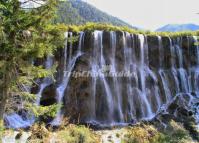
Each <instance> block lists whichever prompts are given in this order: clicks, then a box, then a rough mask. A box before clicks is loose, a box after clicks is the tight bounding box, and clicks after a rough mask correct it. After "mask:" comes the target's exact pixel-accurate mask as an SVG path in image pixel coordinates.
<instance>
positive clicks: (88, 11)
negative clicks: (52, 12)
mask: <svg viewBox="0 0 199 143" xmlns="http://www.w3.org/2000/svg"><path fill="white" fill-rule="evenodd" d="M55 22H56V23H64V24H76V25H80V24H86V23H87V22H95V23H108V24H113V25H116V26H127V27H130V28H133V27H132V26H131V25H129V24H127V23H126V22H124V21H122V20H120V19H118V18H116V17H113V16H111V15H108V14H106V13H104V12H102V11H100V10H98V9H97V8H95V7H93V6H92V5H90V4H88V3H86V2H83V1H80V0H67V1H65V2H63V1H61V2H60V3H59V5H58V10H57V16H56V18H55Z"/></svg>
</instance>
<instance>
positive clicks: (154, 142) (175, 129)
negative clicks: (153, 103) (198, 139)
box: [123, 121, 194, 143]
mask: <svg viewBox="0 0 199 143" xmlns="http://www.w3.org/2000/svg"><path fill="white" fill-rule="evenodd" d="M127 131H128V133H127V134H126V135H125V137H124V139H123V143H191V142H194V141H193V140H192V138H191V137H190V135H189V133H188V131H187V130H185V129H184V128H183V126H182V125H181V124H179V123H176V122H174V121H171V122H170V123H169V125H168V127H167V128H166V129H165V130H163V131H158V130H157V129H156V128H155V127H154V126H151V125H140V126H139V125H138V126H135V127H131V128H128V129H127Z"/></svg>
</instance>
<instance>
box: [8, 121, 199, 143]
mask: <svg viewBox="0 0 199 143" xmlns="http://www.w3.org/2000/svg"><path fill="white" fill-rule="evenodd" d="M113 130H114V128H113ZM117 130H118V129H117ZM119 130H121V131H120V132H118V133H116V134H113V136H114V137H115V138H120V140H121V143H198V142H197V141H194V140H193V139H192V138H191V136H190V134H189V132H188V131H187V130H185V129H184V127H183V126H182V124H180V123H177V122H174V121H171V122H170V123H169V124H168V126H167V127H166V128H165V129H161V130H160V129H157V128H156V127H155V126H153V125H151V124H148V123H145V124H144V123H140V124H137V125H135V126H132V127H126V128H123V129H119ZM26 132H27V131H26ZM102 132H103V131H102ZM110 132H112V130H110ZM23 133H24V131H22V130H20V131H19V132H18V134H17V135H16V137H15V139H16V141H17V140H18V141H19V139H20V138H21V136H22V134H23ZM28 133H30V135H29V137H28V139H27V142H28V143H51V142H56V143H100V142H102V137H101V135H102V134H99V133H98V131H94V130H92V129H89V128H88V127H85V126H82V125H73V124H68V125H64V126H61V127H59V128H57V129H52V128H46V127H45V126H44V125H38V124H35V125H34V126H32V127H31V128H30V130H29V131H28ZM13 134H14V133H13V131H11V130H6V131H5V132H4V136H8V135H13ZM107 140H108V141H109V142H110V143H114V140H113V139H112V137H110V136H108V139H107Z"/></svg>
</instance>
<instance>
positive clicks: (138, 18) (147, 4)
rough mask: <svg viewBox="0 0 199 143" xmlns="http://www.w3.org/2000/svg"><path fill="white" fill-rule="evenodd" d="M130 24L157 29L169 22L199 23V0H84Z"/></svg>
mask: <svg viewBox="0 0 199 143" xmlns="http://www.w3.org/2000/svg"><path fill="white" fill-rule="evenodd" d="M84 1H86V2H88V3H90V4H92V5H94V6H95V7H97V8H98V9H100V10H102V11H104V12H106V13H108V14H111V15H113V16H116V17H118V18H120V19H122V20H124V21H126V22H128V23H129V24H131V25H133V26H136V27H138V28H143V29H147V30H156V29H157V28H159V27H162V26H164V25H167V24H186V23H193V24H197V25H199V14H197V13H199V0H84Z"/></svg>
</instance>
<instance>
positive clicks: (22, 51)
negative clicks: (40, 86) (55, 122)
mask: <svg viewBox="0 0 199 143" xmlns="http://www.w3.org/2000/svg"><path fill="white" fill-rule="evenodd" d="M30 1H31V0H30ZM43 2H44V4H43V5H41V6H39V7H36V8H33V7H23V6H22V3H21V2H20V1H19V0H9V1H1V2H0V89H2V90H0V102H1V103H3V102H6V101H7V100H9V98H11V97H12V96H13V95H16V96H21V97H25V96H29V97H30V98H32V97H33V95H32V94H29V93H28V92H27V91H24V87H25V86H26V87H27V86H28V87H31V86H32V85H33V83H34V81H35V79H38V78H43V77H46V76H51V77H52V75H53V73H54V72H55V68H56V67H55V66H54V67H53V68H52V69H49V70H46V69H45V68H44V66H35V65H34V64H33V61H34V60H35V59H37V58H45V57H47V56H51V55H53V54H54V52H55V51H56V49H57V48H60V47H63V44H64V41H65V37H64V32H65V30H66V27H65V26H64V25H61V24H55V25H52V23H51V21H52V18H53V17H54V13H55V8H56V6H57V0H43ZM30 98H28V99H27V98H24V99H25V100H24V102H25V104H24V105H29V104H30V103H33V101H34V99H32V100H30ZM29 102H30V103H29ZM11 104H12V103H11ZM0 106H4V105H2V104H0ZM6 106H7V105H6ZM9 107H10V106H9ZM32 107H34V106H32ZM52 108H53V109H54V108H55V107H50V109H52ZM0 109H1V110H0V112H1V113H0V114H1V115H0V116H1V118H2V110H3V109H4V107H1V108H0ZM35 109H37V108H35ZM39 111H40V113H42V114H43V113H47V109H46V108H45V109H44V108H43V109H42V110H41V109H40V110H39ZM38 113H39V112H38Z"/></svg>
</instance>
